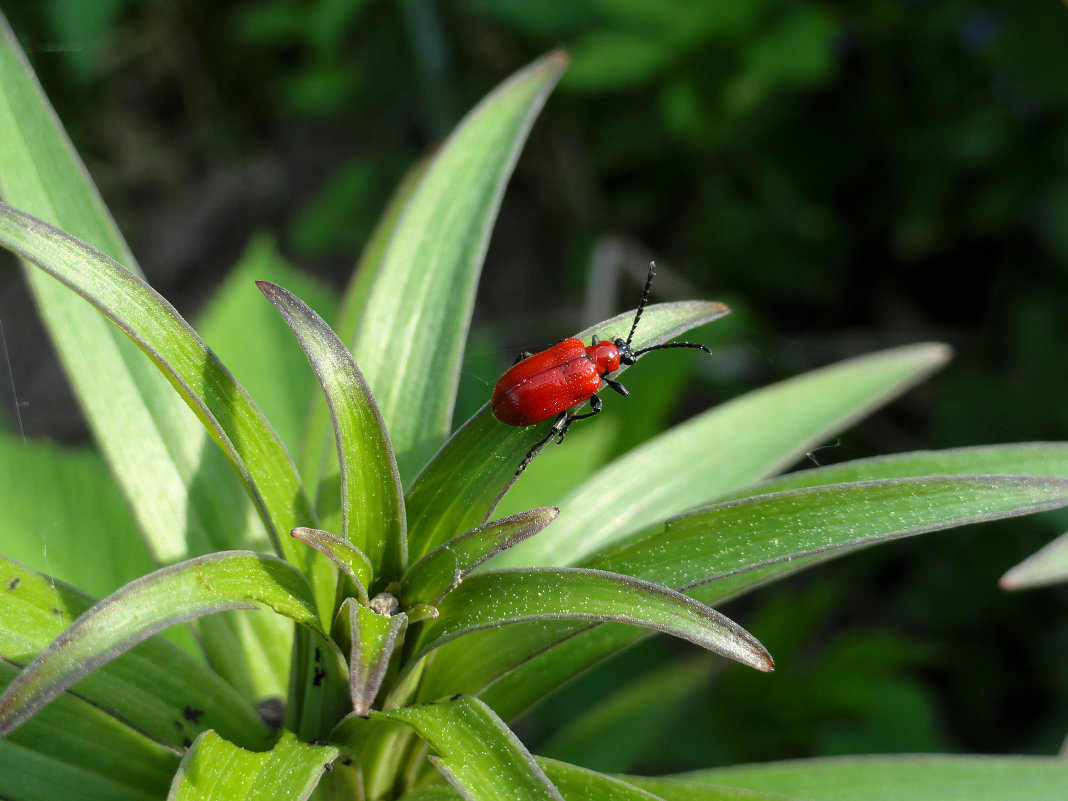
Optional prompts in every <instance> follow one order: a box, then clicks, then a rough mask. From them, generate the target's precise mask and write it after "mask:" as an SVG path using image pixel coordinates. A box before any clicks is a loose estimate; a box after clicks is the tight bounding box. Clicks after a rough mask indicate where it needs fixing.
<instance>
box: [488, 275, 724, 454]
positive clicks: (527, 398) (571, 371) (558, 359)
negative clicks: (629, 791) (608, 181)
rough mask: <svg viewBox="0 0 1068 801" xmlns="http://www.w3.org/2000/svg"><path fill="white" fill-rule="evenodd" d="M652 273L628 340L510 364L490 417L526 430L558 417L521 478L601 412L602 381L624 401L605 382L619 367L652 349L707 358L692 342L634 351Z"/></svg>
mask: <svg viewBox="0 0 1068 801" xmlns="http://www.w3.org/2000/svg"><path fill="white" fill-rule="evenodd" d="M655 274H656V264H655V263H651V264H650V265H649V276H648V278H646V280H645V291H644V292H643V293H642V302H641V303H639V304H638V310H637V311H636V312H635V313H634V323H633V324H632V325H631V327H630V334H629V335H628V336H627V338H626V340H623V339H621V338H620V337H616V338H615V339H614V340H612V341H611V342H602V341H601V340H600V339H599V338H598V337H597V336H594V337H593V340H592V343H591V344H590V345H589V346H586V345H583V344H582V340H579V339H565V340H564V341H563V342H561V343H560V344H558V345H553V346H552V347H551V348H549V349H548V350H543V351H542V352H541V353H530V352H524V353H521V354H519V358H518V359H516V363H515V364H513V365H512V366H511V367H510V368H509V369H508V371H507V372H505V374H504V375H502V376H501V378H500V380H499V381H498V382H497V386H495V387H494V388H493V395H492V397H491V398H490V405H491V406H492V407H493V416H494V417H496V418H497V419H498V420H500V421H501V422H502V423H507V424H508V425H510V426H529V425H533V424H534V423H540V422H541V421H542V420H548V419H549V418H550V417H552V416H553V415H556V420H555V422H554V423H553V426H552V428H551V429H549V433H548V434H547V435H546V436H545V438H544V439H542V440H540V441H539V442H538V443H537V444H536V445H535V446H534V447H533V448H531V449H530V452H529V453H527V455H526V457H524V459H523V461H522V462H520V464H519V469H518V470H516V475H519V474H520V473H522V472H523V470H524V469H526V466H527V465H528V464H529V463H530V460H531V459H533V458H534V456H535V454H537V452H538V451H539V450H541V448H542V447H543V446H544V445H545V443H547V442H548V441H549V440H550V439H552V438H553V437H554V436H556V437H557V440H556V441H557V442H558V443H559V442H563V439H564V434H566V433H567V429H568V427H569V426H570V425H571V424H572V423H573V422H575V421H576V420H582V419H583V418H585V417H593V415H595V414H597V413H598V412H599V411H601V399H600V397H599V396H598V395H597V392H598V390H600V388H601V383H602V382H604V383H605V384H607V385H608V386H610V387H611V388H612V389H614V390H615V391H616V392H618V393H619V394H620V395H623V396H624V397H625V396H626V395H627V394H628V393H627V388H626V387H624V386H623V385H622V384H620V383H619V382H618V381H614V380H613V379H611V378H609V377H608V373H613V372H615V371H616V370H618V369H619V366H620V364H625V365H631V364H634V363H635V362H636V361H637V360H638V358H639V357H640V356H643V355H644V354H646V353H648V352H649V351H651V350H664V349H666V348H697V349H698V350H703V351H704V352H705V353H711V352H712V351H710V350H709V349H708V348H706V347H705V346H704V345H698V344H696V343H693V342H669V343H666V344H663V345H653V346H652V347H648V348H642V349H641V350H634V349H633V348H631V346H630V343H631V340H633V339H634V332H635V331H636V330H637V328H638V321H639V320H640V319H641V317H642V311H644V309H645V306H646V304H647V303H648V302H649V289H650V287H651V286H652V284H653V276H654V275H655ZM587 400H588V401H589V402H590V411H588V412H586V413H585V414H575V413H574V411H573V410H572V409H573V407H575V406H578V405H580V404H582V403H585V402H586V401H587Z"/></svg>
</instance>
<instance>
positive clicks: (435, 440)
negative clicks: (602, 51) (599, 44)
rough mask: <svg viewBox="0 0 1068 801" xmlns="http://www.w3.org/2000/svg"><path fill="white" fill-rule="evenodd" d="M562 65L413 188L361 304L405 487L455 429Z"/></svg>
mask: <svg viewBox="0 0 1068 801" xmlns="http://www.w3.org/2000/svg"><path fill="white" fill-rule="evenodd" d="M565 63H566V59H565V57H564V56H563V55H562V54H560V53H553V54H551V55H549V56H547V57H545V58H543V59H541V60H540V61H537V62H535V63H534V64H532V65H531V66H529V67H527V68H526V69H524V70H522V71H520V72H519V73H517V74H516V75H514V76H513V77H512V78H511V79H509V80H508V81H506V82H505V83H504V84H502V85H501V86H500V87H498V88H497V89H496V90H495V91H494V92H492V93H491V94H490V95H489V96H488V97H487V98H486V99H485V100H483V101H482V103H481V104H479V106H478V107H476V108H475V109H474V110H473V111H472V112H471V113H470V114H468V115H467V117H466V118H465V119H464V121H463V122H461V123H460V126H459V127H458V128H457V129H456V130H455V131H454V132H453V134H452V135H451V136H450V137H449V139H448V140H447V141H446V143H445V144H444V145H443V146H442V147H441V149H440V150H439V151H438V153H437V154H436V155H435V157H434V160H433V162H432V163H431V164H430V165H429V166H428V167H427V169H426V172H425V173H424V174H423V176H422V177H421V179H420V181H419V185H418V186H417V187H416V188H415V189H414V190H413V191H412V193H411V196H410V197H409V199H408V202H407V204H406V206H405V209H404V212H403V216H402V217H401V218H400V219H399V220H398V223H397V226H396V228H395V229H394V231H393V235H392V238H391V239H390V241H389V245H388V247H387V249H386V252H385V253H384V255H383V257H382V264H381V266H380V268H379V270H378V273H377V276H376V278H375V281H374V283H373V285H372V286H371V288H370V290H369V292H368V296H367V299H366V301H365V303H364V304H363V314H362V316H361V318H360V321H359V325H358V328H357V333H356V339H355V342H354V348H353V354H354V355H355V357H356V362H357V363H358V364H359V365H360V369H361V370H362V371H363V374H364V375H365V376H366V378H367V383H368V384H369V385H370V387H371V389H372V391H373V392H374V396H375V398H376V399H377V401H378V404H379V406H380V408H381V409H382V416H383V418H385V421H386V425H387V427H388V429H389V432H390V436H391V437H392V439H393V447H394V449H395V451H396V454H397V464H398V466H399V467H400V473H401V478H402V479H403V480H404V481H405V482H408V481H410V480H411V478H412V477H413V476H414V475H415V473H416V471H417V470H418V469H419V468H420V467H422V466H423V464H424V463H425V462H426V461H427V460H428V459H429V458H430V457H431V456H432V455H433V453H434V452H435V451H436V450H437V449H438V448H439V447H440V446H441V444H442V442H444V440H445V437H446V435H447V434H448V432H449V427H450V425H451V423H452V405H453V401H454V398H455V396H456V387H457V384H458V381H459V371H460V364H461V356H462V351H463V343H464V338H465V336H466V334H467V327H468V324H469V320H470V316H471V309H472V306H473V304H474V295H475V287H476V284H477V280H478V274H479V270H480V268H481V264H482V259H483V256H484V254H485V250H486V246H487V243H488V241H489V233H490V228H491V226H492V223H493V220H494V218H495V216H496V213H497V209H498V207H499V205H500V198H501V195H502V193H503V191H504V186H505V183H506V182H507V179H508V176H509V175H510V174H511V172H512V168H513V167H514V165H515V161H516V158H517V156H518V152H519V148H520V146H521V144H522V142H523V140H524V139H525V137H526V134H527V132H528V131H529V129H530V126H531V124H532V122H533V120H534V117H535V116H536V114H537V112H538V111H539V110H540V108H541V106H542V104H543V103H544V102H545V98H546V96H547V95H548V93H549V90H550V89H551V88H552V86H553V85H554V84H555V83H556V81H557V79H558V77H559V75H560V73H561V71H562V70H563V68H564V65H565ZM461 530H462V529H461ZM420 555H422V554H420Z"/></svg>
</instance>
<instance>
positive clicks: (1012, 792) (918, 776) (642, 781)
mask: <svg viewBox="0 0 1068 801" xmlns="http://www.w3.org/2000/svg"><path fill="white" fill-rule="evenodd" d="M625 778H626V780H627V781H628V782H633V783H634V784H636V785H638V786H640V787H645V788H646V789H649V790H651V791H652V792H655V793H657V794H659V795H661V796H662V797H663V798H664V799H666V801H705V800H706V799H719V798H720V797H721V796H716V795H703V794H702V792H701V791H702V788H708V789H710V790H711V789H714V788H716V787H719V788H720V789H723V788H727V787H731V788H738V789H739V790H747V789H748V790H757V791H762V792H768V793H781V794H782V795H783V796H784V797H789V798H791V799H804V801H869V800H870V799H872V798H879V799H886V801H912V799H919V798H923V799H928V798H930V799H934V798H937V799H938V801H978V800H979V799H991V800H993V799H1008V798H1013V799H1017V798H1018V799H1024V798H1026V799H1027V801H1060V799H1063V798H1064V795H1065V791H1066V790H1068V762H1065V761H1064V760H1063V759H1054V758H1049V757H974V756H940V755H929V756H925V755H921V756H866V757H838V758H834V759H813V760H798V761H796V762H778V763H774V762H773V763H767V764H762V765H739V766H737V767H730V768H717V769H715V770H705V771H698V772H696V773H682V774H678V775H677V776H664V777H657V778H646V777H644V776H627V777H625Z"/></svg>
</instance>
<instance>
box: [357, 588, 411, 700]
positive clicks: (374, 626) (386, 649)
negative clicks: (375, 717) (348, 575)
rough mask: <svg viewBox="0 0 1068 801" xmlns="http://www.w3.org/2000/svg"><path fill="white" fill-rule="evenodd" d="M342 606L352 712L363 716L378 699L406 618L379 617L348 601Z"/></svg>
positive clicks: (400, 614) (406, 621) (402, 614)
mask: <svg viewBox="0 0 1068 801" xmlns="http://www.w3.org/2000/svg"><path fill="white" fill-rule="evenodd" d="M345 606H346V607H347V609H348V615H349V626H350V629H349V637H350V639H351V640H352V657H351V658H350V659H349V687H350V690H351V695H352V711H353V712H355V713H356V714H357V715H366V714H367V713H368V712H369V711H370V710H371V705H372V704H373V703H374V702H375V699H376V698H377V697H378V691H379V689H380V688H381V687H382V680H383V679H384V678H385V677H386V669H387V668H388V667H389V660H390V658H391V657H392V656H393V651H394V649H395V648H396V647H397V645H399V644H400V642H401V639H402V638H403V635H404V631H405V629H407V627H408V616H407V615H405V614H404V613H403V612H398V613H396V614H392V615H390V614H380V613H378V612H376V611H374V610H372V609H370V608H368V607H366V606H363V605H362V604H359V603H356V602H355V601H354V600H353V599H351V598H350V599H348V600H347V601H345Z"/></svg>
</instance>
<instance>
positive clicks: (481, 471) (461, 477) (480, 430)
mask: <svg viewBox="0 0 1068 801" xmlns="http://www.w3.org/2000/svg"><path fill="white" fill-rule="evenodd" d="M728 311H729V309H728V308H727V307H726V306H724V305H723V304H722V303H710V302H699V301H689V302H684V303H663V304H656V305H654V306H649V307H648V308H646V310H645V313H644V315H643V316H642V324H641V327H640V328H639V330H638V332H637V335H636V336H635V338H634V344H635V346H636V347H642V348H646V347H649V346H650V345H659V344H661V343H663V342H667V341H668V340H670V339H673V338H675V337H677V336H678V335H679V334H682V333H683V332H685V331H688V330H690V329H691V328H694V327H696V326H699V325H704V324H705V323H708V322H712V321H713V320H716V319H718V318H720V317H722V316H723V315H725V314H727V312H728ZM633 320H634V312H633V311H629V312H625V313H624V314H620V315H617V316H616V317H613V318H612V319H610V320H606V321H605V322H603V323H599V324H598V325H596V326H592V327H590V328H587V329H586V330H585V331H582V332H580V333H578V334H577V335H576V336H577V337H578V338H579V339H581V340H583V341H584V342H589V341H590V339H591V338H592V336H593V335H594V334H597V335H598V336H600V337H601V338H602V339H610V338H613V337H616V336H623V337H625V336H626V335H627V332H628V331H629V330H630V326H631V323H632V322H633ZM623 369H625V368H621V369H620V371H619V372H622V371H623ZM551 425H552V421H551V420H547V421H545V422H543V423H539V424H538V425H534V426H525V427H522V428H517V427H515V426H507V425H505V424H504V423H501V422H499V421H498V420H497V419H496V418H494V416H493V413H492V412H491V411H490V408H489V404H488V403H487V404H486V405H485V406H484V407H482V409H481V410H480V411H479V412H478V414H476V415H475V416H474V417H472V418H471V419H470V420H468V421H467V422H466V423H464V425H463V426H462V427H461V428H460V430H459V431H457V432H456V433H455V434H453V435H452V437H450V439H449V441H448V442H447V443H446V444H445V447H444V448H442V449H441V450H440V451H439V452H438V453H437V454H436V455H435V456H434V459H433V460H432V461H431V462H430V464H428V465H427V467H426V469H424V470H423V472H422V473H420V474H419V476H418V478H416V480H415V482H414V483H413V484H412V486H411V487H410V489H409V490H408V491H407V494H406V500H407V503H408V519H409V520H410V521H411V528H410V530H409V532H408V550H409V553H410V556H411V558H413V559H416V558H419V557H422V556H424V555H425V554H427V553H429V552H430V551H432V550H434V549H435V548H437V547H438V546H440V545H441V544H442V543H444V542H445V541H447V540H448V539H450V538H451V537H452V536H453V535H454V534H455V533H456V532H457V531H466V530H468V529H471V528H474V527H476V526H478V525H481V524H482V523H484V522H485V521H486V519H487V518H488V517H489V515H490V513H491V512H492V511H493V509H494V507H496V505H497V502H498V501H499V500H500V498H501V496H502V495H503V494H504V493H505V491H506V490H507V489H508V487H509V486H511V484H512V483H513V482H514V481H515V478H516V476H515V471H516V468H517V467H519V463H520V462H521V461H522V459H523V457H524V456H525V455H526V453H527V451H529V450H530V448H531V447H532V446H533V445H534V444H535V443H536V442H537V441H538V440H540V439H542V437H544V436H545V434H546V433H548V430H549V428H550V427H551Z"/></svg>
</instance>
